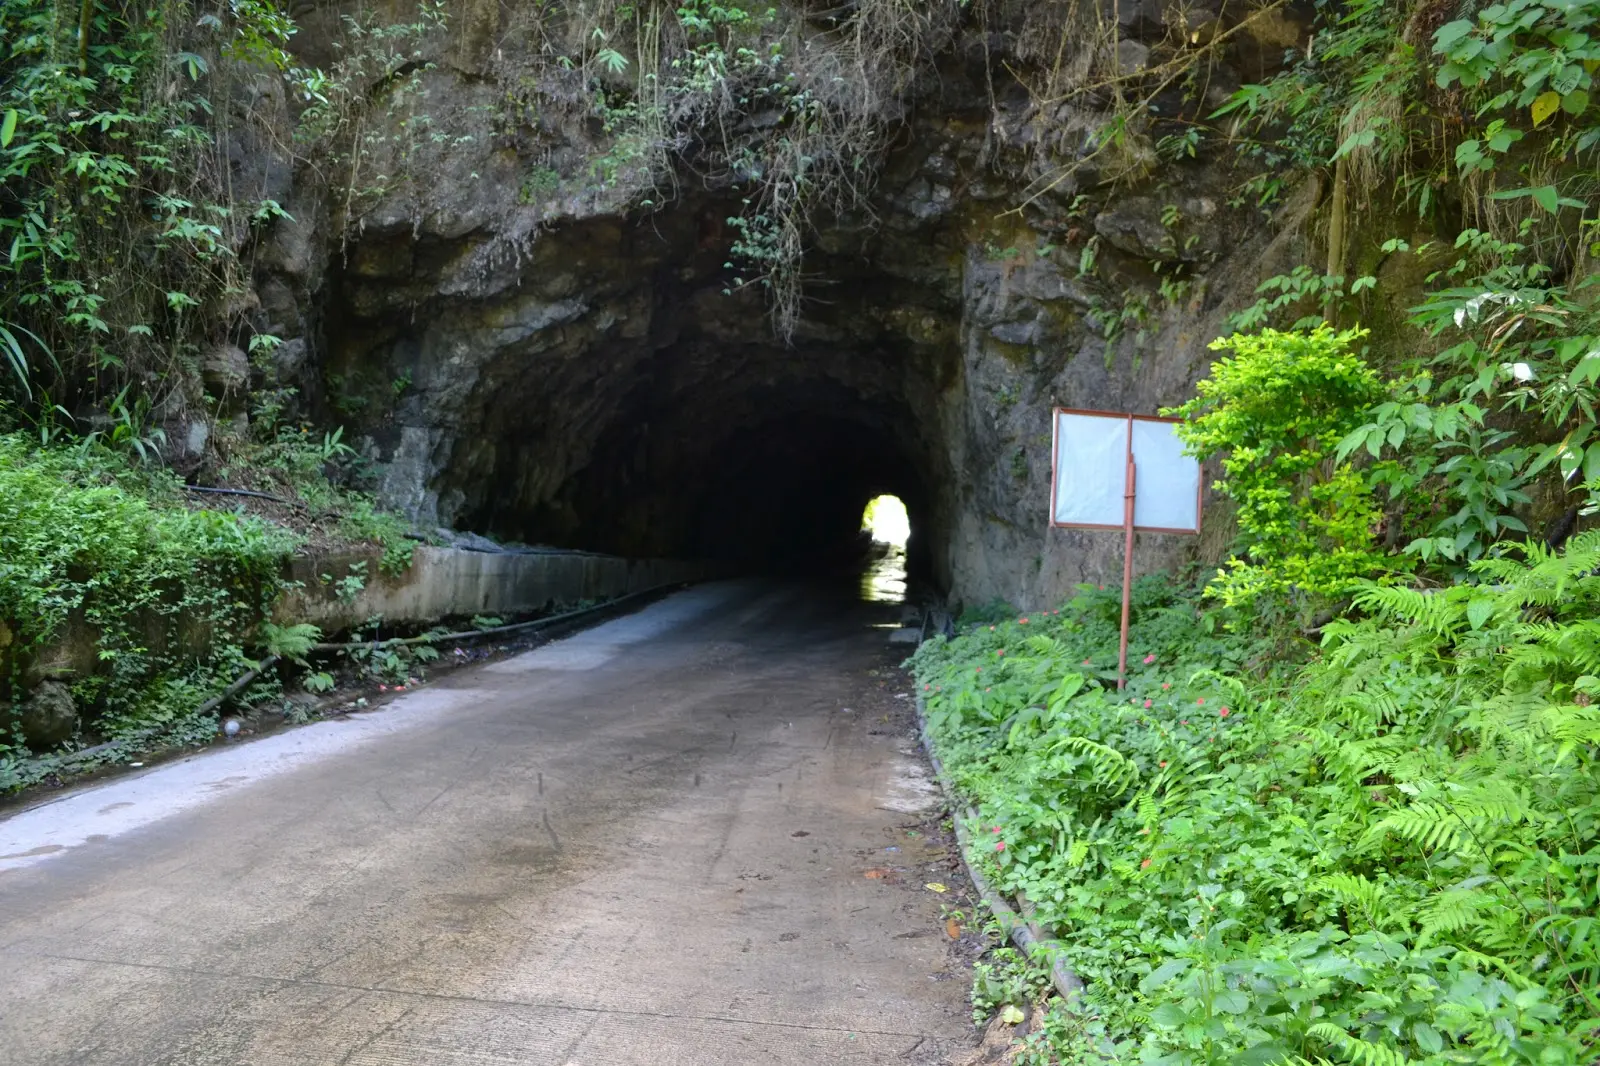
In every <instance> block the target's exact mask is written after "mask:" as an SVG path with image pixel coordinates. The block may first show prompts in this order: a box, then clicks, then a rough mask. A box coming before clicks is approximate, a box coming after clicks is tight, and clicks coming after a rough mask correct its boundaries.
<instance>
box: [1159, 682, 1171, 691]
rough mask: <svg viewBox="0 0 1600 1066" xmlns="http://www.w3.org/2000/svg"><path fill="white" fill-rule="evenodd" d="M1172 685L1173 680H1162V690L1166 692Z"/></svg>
mask: <svg viewBox="0 0 1600 1066" xmlns="http://www.w3.org/2000/svg"><path fill="white" fill-rule="evenodd" d="M1171 687H1172V682H1171V681H1163V682H1161V691H1162V692H1165V691H1166V690H1167V689H1169V688H1171Z"/></svg>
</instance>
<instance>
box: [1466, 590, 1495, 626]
mask: <svg viewBox="0 0 1600 1066" xmlns="http://www.w3.org/2000/svg"><path fill="white" fill-rule="evenodd" d="M1493 614H1494V597H1492V596H1478V597H1476V598H1474V599H1473V601H1472V602H1471V603H1469V604H1467V622H1468V624H1469V625H1471V626H1472V628H1473V629H1482V628H1483V624H1484V623H1485V622H1487V621H1488V620H1489V618H1490V617H1491V616H1492V615H1493Z"/></svg>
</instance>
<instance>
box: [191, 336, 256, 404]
mask: <svg viewBox="0 0 1600 1066" xmlns="http://www.w3.org/2000/svg"><path fill="white" fill-rule="evenodd" d="M200 377H201V379H202V380H203V381H204V382H205V383H206V387H207V388H209V389H210V390H211V391H212V392H213V393H215V394H217V395H222V394H225V393H232V392H243V391H244V390H245V389H246V388H247V387H248V386H249V384H250V357H249V356H248V355H245V354H244V351H243V349H240V348H236V347H234V346H233V345H231V344H222V345H218V346H217V347H216V348H213V349H212V350H211V353H210V354H209V355H207V356H206V358H205V362H203V363H202V364H201V365H200Z"/></svg>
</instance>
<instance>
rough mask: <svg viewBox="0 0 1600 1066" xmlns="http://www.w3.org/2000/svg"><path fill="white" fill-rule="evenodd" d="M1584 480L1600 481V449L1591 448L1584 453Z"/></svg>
mask: <svg viewBox="0 0 1600 1066" xmlns="http://www.w3.org/2000/svg"><path fill="white" fill-rule="evenodd" d="M1583 480H1585V481H1595V480H1600V448H1590V449H1589V450H1588V451H1587V452H1585V453H1584V456H1583Z"/></svg>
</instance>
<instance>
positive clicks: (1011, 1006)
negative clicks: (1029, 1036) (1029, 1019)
mask: <svg viewBox="0 0 1600 1066" xmlns="http://www.w3.org/2000/svg"><path fill="white" fill-rule="evenodd" d="M1023 1017H1024V1015H1023V1013H1022V1008H1021V1007H1019V1006H1017V1005H1016V1004H1015V1003H1007V1004H1006V1005H1005V1006H1004V1007H1002V1008H1001V1010H1000V1020H1001V1021H1003V1022H1005V1023H1006V1024H1007V1025H1021V1024H1022V1019H1023Z"/></svg>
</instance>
